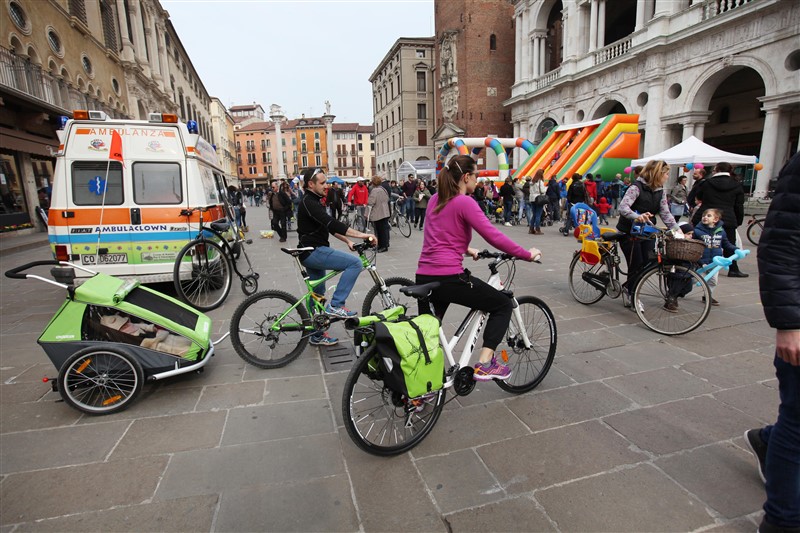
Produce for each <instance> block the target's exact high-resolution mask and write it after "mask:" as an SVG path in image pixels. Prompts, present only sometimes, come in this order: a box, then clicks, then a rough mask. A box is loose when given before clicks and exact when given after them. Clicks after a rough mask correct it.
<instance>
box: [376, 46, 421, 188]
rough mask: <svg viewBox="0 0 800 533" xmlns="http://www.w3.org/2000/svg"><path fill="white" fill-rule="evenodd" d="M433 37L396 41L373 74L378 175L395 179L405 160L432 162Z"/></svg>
mask: <svg viewBox="0 0 800 533" xmlns="http://www.w3.org/2000/svg"><path fill="white" fill-rule="evenodd" d="M433 66H434V38H433V37H419V38H406V37H401V38H400V39H398V40H397V41H396V42H395V43H394V45H392V48H391V49H389V52H388V53H387V54H386V55H385V56H384V57H383V59H382V60H381V62H380V63H379V64H378V66H377V68H376V69H375V70H374V71H373V72H372V74H371V75H370V77H369V81H370V83H371V84H372V109H373V117H374V119H373V120H374V121H375V126H374V127H375V158H376V171H377V173H378V175H380V176H382V177H384V178H385V179H396V177H397V169H398V168H399V167H400V165H401V164H402V163H403V161H417V160H420V159H433V158H434V146H433V142H432V136H433V133H434V129H435V127H434V116H433V113H434V111H435V108H434V84H435V80H434V77H433V73H432V70H433Z"/></svg>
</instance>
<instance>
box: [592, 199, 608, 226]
mask: <svg viewBox="0 0 800 533" xmlns="http://www.w3.org/2000/svg"><path fill="white" fill-rule="evenodd" d="M594 207H595V209H597V218H598V223H600V224H608V211H609V210H610V209H611V204H610V203H608V200H607V199H606V197H605V196H601V197H600V199H599V200H598V201H597V205H595V206H594Z"/></svg>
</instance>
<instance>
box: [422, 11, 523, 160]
mask: <svg viewBox="0 0 800 533" xmlns="http://www.w3.org/2000/svg"><path fill="white" fill-rule="evenodd" d="M434 11H435V23H436V63H435V65H434V71H433V79H434V84H435V85H434V86H435V88H436V95H435V102H436V132H435V133H434V137H433V139H434V142H435V146H436V149H437V151H438V150H439V148H441V146H442V145H443V144H444V141H445V140H447V139H449V138H451V137H485V136H487V135H495V136H497V137H511V136H512V134H513V126H512V124H511V110H510V108H509V109H506V108H504V107H503V101H505V100H507V99H509V98H510V97H511V86H512V85H513V83H514V45H515V43H514V38H515V31H514V6H513V5H512V3H511V2H510V1H509V0H435V1H434Z"/></svg>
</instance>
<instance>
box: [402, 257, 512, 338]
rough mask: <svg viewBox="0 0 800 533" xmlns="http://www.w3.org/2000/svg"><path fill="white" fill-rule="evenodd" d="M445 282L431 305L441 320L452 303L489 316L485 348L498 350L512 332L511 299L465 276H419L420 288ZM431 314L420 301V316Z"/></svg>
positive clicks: (432, 297)
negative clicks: (506, 336)
mask: <svg viewBox="0 0 800 533" xmlns="http://www.w3.org/2000/svg"><path fill="white" fill-rule="evenodd" d="M433 281H439V282H441V284H442V285H441V287H439V288H438V289H436V290H435V291H434V292H433V294H432V295H431V298H430V302H431V303H432V304H433V308H434V310H435V311H436V316H437V317H439V320H442V319H443V318H444V314H445V312H446V311H447V308H448V307H449V306H450V304H451V303H453V304H458V305H463V306H464V307H469V308H470V309H477V310H479V311H485V312H487V313H489V319H488V320H487V321H486V326H485V327H484V329H483V347H484V348H490V349H492V350H495V349H496V348H497V345H498V344H500V341H502V340H503V336H504V335H505V333H506V330H507V329H508V323H509V322H510V321H511V313H512V310H513V306H512V305H511V298H509V297H508V296H506V295H505V294H503V293H502V292H500V291H498V290H497V289H495V288H494V287H492V286H491V285H489V284H488V283H486V282H485V281H483V280H480V279H477V278H475V277H473V276H471V275H469V271H465V272H464V274H459V275H454V276H425V275H422V274H417V284H422V283H431V282H433ZM428 312H430V308H429V306H428V305H427V304H426V303H425V302H423V301H420V313H428Z"/></svg>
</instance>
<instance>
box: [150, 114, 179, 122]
mask: <svg viewBox="0 0 800 533" xmlns="http://www.w3.org/2000/svg"><path fill="white" fill-rule="evenodd" d="M147 122H158V123H165V122H166V123H168V124H177V123H178V115H173V114H170V113H149V114H148V115H147Z"/></svg>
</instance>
